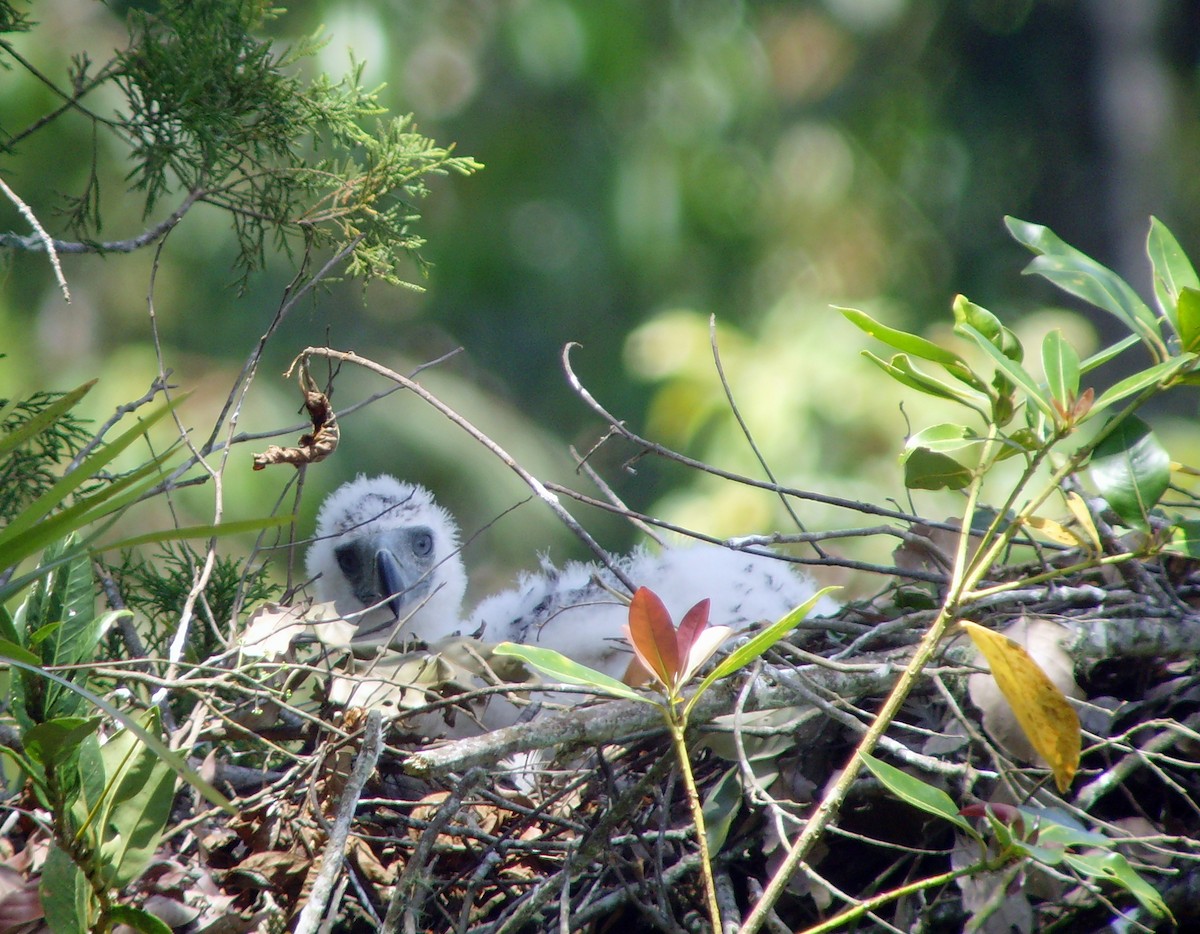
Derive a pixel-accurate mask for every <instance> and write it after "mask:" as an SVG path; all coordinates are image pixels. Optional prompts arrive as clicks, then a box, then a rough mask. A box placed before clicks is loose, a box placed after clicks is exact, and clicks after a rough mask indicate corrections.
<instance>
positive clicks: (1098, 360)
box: [1079, 334, 1142, 374]
mask: <svg viewBox="0 0 1200 934" xmlns="http://www.w3.org/2000/svg"><path fill="white" fill-rule="evenodd" d="M1141 342H1142V340H1141V338H1140V337H1138V336H1137V335H1136V334H1130V335H1129V336H1128V337H1124V338H1122V339H1121V340H1119V341H1117V342H1116V343H1115V344H1111V345H1109V346H1108V347H1105V348H1104V349H1103V350H1098V351H1096V352H1095V353H1094V354H1092V355H1091V356H1090V357H1088V358H1087V359H1086V360H1084V361H1083V362H1082V363H1080V364H1079V372H1080V373H1081V374H1082V373H1090V372H1091V371H1092V370H1094V369H1096V367H1098V366H1103V365H1104V364H1106V363H1108V361H1109V360H1115V359H1116V358H1117V357H1119V356H1120V355H1121V354H1123V353H1124V352H1125V351H1127V350H1128V349H1129V348H1130V347H1136V346H1137V345H1138V344H1140V343H1141Z"/></svg>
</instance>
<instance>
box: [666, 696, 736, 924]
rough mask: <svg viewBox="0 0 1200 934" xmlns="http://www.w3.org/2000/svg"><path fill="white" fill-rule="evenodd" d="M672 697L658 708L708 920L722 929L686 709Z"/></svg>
mask: <svg viewBox="0 0 1200 934" xmlns="http://www.w3.org/2000/svg"><path fill="white" fill-rule="evenodd" d="M675 700H676V699H674V698H673V699H671V700H670V701H668V702H667V703H666V704H663V705H662V707H661V708H660V709H661V710H662V712H663V718H664V719H665V720H666V721H667V725H668V726H669V727H670V731H671V746H672V747H673V748H674V750H675V758H676V759H677V760H678V762H679V771H680V774H681V775H683V787H684V790H685V791H686V792H687V799H688V806H689V807H690V808H691V809H692V825H693V827H695V830H696V842H697V843H698V844H699V846H700V872H701V875H702V876H703V879H704V898H705V902H706V903H707V905H708V918H709V923H710V924H712V929H713V930H714V931H720V930H721V929H722V928H721V909H720V907H719V906H718V905H717V883H716V880H715V879H714V878H713V871H712V856H711V854H710V853H709V851H708V829H707V827H706V826H705V823H704V806H703V804H702V803H701V801H700V792H699V790H698V789H697V788H696V778H695V776H694V775H693V774H692V760H691V756H690V755H689V754H688V748H687V740H686V731H687V712H686V711H680V709H679V706H678V704H677V703H675V702H674V701H675Z"/></svg>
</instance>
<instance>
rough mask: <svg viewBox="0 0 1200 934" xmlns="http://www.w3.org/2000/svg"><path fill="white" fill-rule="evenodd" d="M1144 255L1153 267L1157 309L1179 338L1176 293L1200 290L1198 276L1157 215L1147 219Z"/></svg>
mask: <svg viewBox="0 0 1200 934" xmlns="http://www.w3.org/2000/svg"><path fill="white" fill-rule="evenodd" d="M1146 255H1148V256H1149V257H1150V265H1151V266H1152V267H1153V268H1154V295H1155V297H1156V298H1157V299H1158V307H1159V310H1160V311H1161V312H1162V314H1163V316H1164V317H1166V318H1167V320H1169V321H1170V322H1171V326H1172V327H1173V328H1175V333H1176V334H1179V335H1180V337H1181V338H1182V337H1183V329H1182V328H1181V323H1180V321H1179V319H1178V318H1177V317H1176V315H1175V310H1176V305H1178V303H1179V295H1180V292H1181V291H1182V290H1183V289H1185V288H1191V289H1200V279H1197V278H1196V270H1195V269H1193V268H1192V264H1191V263H1190V262H1189V261H1188V258H1187V255H1186V254H1185V253H1184V252H1183V248H1182V247H1180V245H1179V241H1178V240H1176V239H1175V235H1174V234H1172V233H1171V231H1169V230H1168V229H1167V226H1166V225H1165V224H1164V223H1163V222H1162V221H1160V220H1159V219H1158V218H1157V217H1152V218H1150V234H1149V236H1148V237H1147V238H1146ZM1186 343H1187V341H1186V340H1184V344H1185V345H1186Z"/></svg>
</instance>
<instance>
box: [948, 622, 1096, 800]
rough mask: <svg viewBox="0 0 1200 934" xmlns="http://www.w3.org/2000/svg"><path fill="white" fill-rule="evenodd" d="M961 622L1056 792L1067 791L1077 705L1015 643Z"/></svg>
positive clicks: (1075, 754)
mask: <svg viewBox="0 0 1200 934" xmlns="http://www.w3.org/2000/svg"><path fill="white" fill-rule="evenodd" d="M959 625H961V626H962V627H963V629H964V630H966V632H967V635H969V636H970V637H971V641H972V642H974V643H975V647H976V648H978V649H979V651H980V652H981V653H982V655H983V657H984V658H985V659H987V662H988V665H989V666H990V667H991V670H992V677H993V678H994V679H995V682H996V685H997V686H998V687H999V688H1000V691H1001V693H1002V694H1003V695H1004V698H1005V700H1007V701H1008V704H1009V706H1010V707H1011V708H1012V711H1013V713H1014V714H1015V716H1016V718H1017V722H1018V724H1020V727H1021V729H1022V731H1023V732H1024V734H1025V736H1026V738H1028V740H1029V742H1030V744H1031V745H1032V746H1033V748H1034V750H1036V752H1037V753H1038V754H1039V755H1040V756H1041V757H1042V758H1044V759H1045V760H1046V762H1047V763H1048V764H1049V766H1050V771H1051V772H1052V773H1053V774H1054V782H1055V784H1056V785H1057V786H1058V790H1059V791H1060V792H1065V791H1066V790H1067V788H1069V787H1070V785H1071V780H1072V779H1073V778H1074V777H1075V772H1076V770H1077V769H1078V768H1079V754H1080V748H1081V745H1082V735H1081V733H1080V728H1079V716H1078V715H1077V714H1076V713H1075V709H1074V708H1073V707H1072V706H1071V705H1070V703H1069V702H1068V701H1067V698H1066V695H1065V694H1064V693H1063V691H1062V690H1061V689H1060V688H1059V687H1058V685H1056V684H1055V683H1054V682H1053V681H1051V680H1050V678H1049V676H1048V675H1047V674H1046V672H1045V671H1043V670H1042V669H1041V667H1039V665H1038V664H1037V662H1035V661H1034V660H1033V658H1032V657H1031V656H1030V654H1029V653H1028V652H1027V651H1025V649H1024V648H1023V647H1022V646H1021V645H1019V644H1018V643H1017V642H1016V641H1014V640H1013V639H1010V638H1008V637H1007V636H1004V635H1001V634H1000V633H998V632H993V631H992V630H990V629H986V628H984V627H983V626H980V625H979V624H978V623H972V622H970V621H969V620H962V621H960V623H959ZM973 699H974V693H973Z"/></svg>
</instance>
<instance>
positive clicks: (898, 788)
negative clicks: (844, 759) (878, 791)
mask: <svg viewBox="0 0 1200 934" xmlns="http://www.w3.org/2000/svg"><path fill="white" fill-rule="evenodd" d="M859 758H861V759H862V761H863V765H865V766H866V767H867V768H868V769H870V771H871V774H872V775H874V776H875V777H876V778H877V779H879V781H880V783H881V784H882V785H883V786H884V787H885V788H886V789H887V790H888V791H890V792H891V793H892V794H894V795H895V796H896V797H897V798H899V799H900V800H901V801H906V802H908V803H909V804H911V805H912V806H913V807H915V808H919V809H920V810H922V811H924V812H925V813H926V814H932V815H933V816H934V817H941V818H943V819H944V820H948V821H950V823H952V824H954V826H956V827H957V828H958V829H959V830H961V831H962V832H963V833H966V834H970V835H971V836H972V837H975V838H976V839H978V838H979V834H978V833H976V831H975V828H974V827H972V826H971V824H970V822H969V821H967V820H966V819H965V818H964V817H963V816H962V815H961V814H959V813H958V805H956V804H955V803H954V800H953V799H952V798H951V797H950V796H949V795H948V794H946V792H944V791H942V789H940V788H935V787H934V786H933V785H930V784H928V783H927V782H923V781H921V779H919V778H917V777H916V776H913V775H909V774H908V773H907V772H903V771H901V770H900V769H898V768H896V767H895V766H894V765H889V764H888V763H886V762H884V761H883V760H882V759H876V758H875V757H874V756H870V755H861V756H860V757H859Z"/></svg>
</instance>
